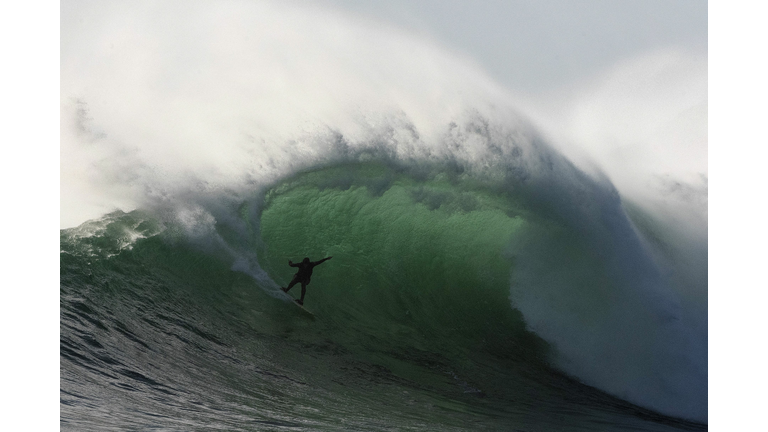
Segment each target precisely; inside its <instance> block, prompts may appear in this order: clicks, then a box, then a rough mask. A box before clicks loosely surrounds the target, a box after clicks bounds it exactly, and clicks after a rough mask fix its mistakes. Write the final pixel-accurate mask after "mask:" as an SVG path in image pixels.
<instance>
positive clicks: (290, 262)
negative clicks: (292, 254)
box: [288, 260, 299, 267]
mask: <svg viewBox="0 0 768 432" xmlns="http://www.w3.org/2000/svg"><path fill="white" fill-rule="evenodd" d="M288 265H289V266H291V267H298V266H299V265H298V264H294V263H293V261H291V260H288Z"/></svg>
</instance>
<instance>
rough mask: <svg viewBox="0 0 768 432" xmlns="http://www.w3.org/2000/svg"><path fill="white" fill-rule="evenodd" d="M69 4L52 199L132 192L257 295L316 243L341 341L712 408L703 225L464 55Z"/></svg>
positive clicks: (231, 11) (223, 9)
mask: <svg viewBox="0 0 768 432" xmlns="http://www.w3.org/2000/svg"><path fill="white" fill-rule="evenodd" d="M86 9H87V10H88V11H90V12H91V13H92V14H91V15H88V14H86V15H85V16H86V18H87V19H93V21H90V22H87V23H85V24H82V26H81V27H79V30H78V31H72V32H69V33H66V34H63V35H62V183H63V185H64V186H63V188H67V190H68V191H75V192H65V193H63V195H62V206H64V207H67V206H69V205H70V203H69V200H73V201H77V202H79V203H80V204H87V202H88V200H92V202H93V206H92V207H91V209H90V210H88V211H91V212H95V213H98V212H103V211H104V210H105V209H108V208H110V207H114V206H122V207H129V208H130V207H132V208H141V209H143V211H144V212H147V213H148V214H151V215H152V216H151V218H149V219H152V220H156V221H159V222H153V223H152V224H151V225H152V226H153V227H157V226H173V227H175V228H174V229H175V230H178V235H180V236H182V237H183V238H185V239H186V241H190V242H192V243H193V244H196V245H197V246H198V247H199V248H202V250H203V251H206V253H208V254H211V255H216V256H218V257H220V258H221V259H223V260H224V261H225V262H227V263H228V264H227V266H228V268H231V269H233V270H236V271H239V272H242V273H245V274H248V275H250V276H252V277H253V278H254V280H255V281H257V284H258V286H260V287H261V288H262V289H264V290H265V291H266V292H268V291H269V290H272V289H275V287H276V283H277V282H285V281H286V279H287V278H288V276H289V274H288V270H289V268H288V267H287V266H284V261H286V260H287V259H289V258H294V259H295V258H299V257H301V256H304V255H308V256H311V257H313V258H314V257H320V256H321V255H333V256H334V261H333V263H334V265H333V266H331V265H328V266H327V267H326V268H323V273H324V277H323V278H319V277H318V278H317V280H315V281H313V284H312V286H311V289H312V291H311V293H310V294H309V295H312V296H313V297H312V298H313V300H314V301H316V303H315V305H314V306H313V307H314V310H315V313H316V314H317V315H325V316H329V317H334V318H333V320H334V322H335V323H336V325H335V326H332V327H331V328H332V329H333V330H334V331H335V332H336V333H335V336H334V340H336V341H342V342H343V343H344V344H345V346H358V345H361V344H362V345H363V346H365V347H366V350H365V352H369V353H370V352H377V351H386V352H391V351H397V350H405V349H407V348H409V347H415V348H419V349H425V350H428V351H431V352H444V353H446V355H450V353H453V352H460V353H464V352H472V351H473V350H479V352H482V353H488V354H489V355H491V354H492V355H497V356H502V357H504V356H508V357H514V358H518V357H519V358H523V359H527V360H525V361H524V362H531V361H533V362H534V363H535V362H538V361H544V362H546V363H547V364H550V365H551V366H553V367H555V368H557V369H559V370H560V371H562V372H564V373H565V374H567V375H569V376H571V377H573V378H574V379H576V380H578V381H581V382H583V383H585V384H588V385H590V386H593V387H596V388H599V389H601V390H602V391H605V392H607V393H609V394H611V395H614V396H617V397H619V398H621V399H624V400H626V401H629V402H631V403H634V404H637V405H640V406H643V407H646V408H650V409H652V410H654V411H657V412H660V413H663V414H667V415H671V416H676V417H682V418H686V419H692V420H697V421H706V418H707V321H706V310H707V305H706V295H707V291H706V290H707V286H706V265H707V264H706V250H707V246H706V235H705V234H703V235H702V234H701V233H700V232H699V231H694V232H693V233H692V232H690V231H689V230H687V229H684V228H682V227H679V226H678V224H679V221H680V219H676V218H675V217H673V216H674V215H676V214H679V213H678V212H674V211H669V212H665V211H662V210H659V208H657V207H650V206H648V205H646V203H643V202H633V201H630V200H627V199H626V197H622V195H621V194H620V193H619V191H617V190H616V189H615V188H614V186H613V185H612V184H611V182H610V179H608V178H607V177H605V176H603V175H600V174H592V175H588V174H586V173H584V172H583V171H582V170H580V169H579V168H577V167H576V166H574V165H573V164H572V163H571V162H569V161H568V160H567V159H566V158H565V157H563V156H562V155H561V154H560V153H558V152H557V151H556V150H554V149H553V148H552V147H551V146H550V145H549V144H547V143H546V142H545V140H544V139H543V138H542V137H541V136H540V134H539V133H538V132H536V131H535V130H534V128H533V127H531V126H530V125H529V124H528V122H527V121H526V120H525V119H524V118H522V117H521V116H520V115H519V114H518V113H517V111H516V110H515V109H514V108H513V107H512V106H511V104H510V103H509V102H508V95H507V94H506V93H505V92H504V91H502V90H501V89H499V88H498V87H496V86H495V84H493V83H492V81H491V80H489V79H488V78H487V77H485V75H484V74H483V73H482V72H480V71H479V70H478V69H477V68H476V67H474V66H473V65H471V64H469V63H468V62H467V61H466V60H461V59H456V58H455V57H454V56H452V55H449V54H446V53H445V52H444V51H443V50H441V49H439V48H438V47H436V46H434V45H432V44H429V43H426V42H422V41H419V40H417V39H414V38H413V37H411V36H410V35H406V34H403V33H402V32H399V31H396V30H393V29H388V28H380V27H376V26H374V27H373V28H369V27H368V26H367V25H364V24H361V23H359V22H358V21H354V20H351V19H349V18H348V17H345V16H343V15H340V14H337V13H332V12H326V11H321V10H314V9H307V8H298V7H294V6H290V5H289V6H284V5H275V4H271V3H256V4H252V3H245V2H218V3H217V4H216V5H215V7H214V6H213V5H212V4H206V3H202V4H195V5H187V4H186V3H185V4H183V5H182V4H181V3H174V2H166V3H162V4H156V3H142V4H141V5H140V6H136V7H131V8H130V9H125V8H122V7H119V6H114V5H89V7H88V8H86ZM62 10H63V11H62V14H63V15H66V14H67V13H70V12H71V11H67V8H66V7H63V8H62ZM97 18H98V19H97ZM221 22H226V23H227V25H226V26H223V25H220V23H221ZM276 23H280V24H279V25H277V24H276ZM76 191H81V192H76ZM83 214H86V213H83ZM79 217H82V215H79ZM139 223H141V222H137V224H139ZM155 223H157V225H154V224H155ZM88 227H91V228H93V227H94V226H93V225H87V226H83V227H81V231H78V232H79V233H80V234H74V232H67V233H69V234H72V235H75V236H80V237H83V238H87V237H89V236H92V235H93V234H92V233H91V234H89V233H88V232H85V231H82V230H87V228H88ZM97 228H98V227H97ZM97 228H93V229H95V230H96V231H98V229H97ZM153 229H154V228H153ZM157 229H158V230H161V229H160V228H157ZM134 232H139V231H134ZM153 233H154V231H153V232H152V233H148V232H145V231H141V233H140V234H135V235H134V236H133V237H132V238H127V240H125V244H124V245H118V246H116V247H117V251H119V250H122V249H123V248H124V247H129V246H130V245H131V244H133V243H134V242H136V241H137V239H139V238H141V237H143V236H152V235H153ZM69 234H67V235H69ZM118 237H119V238H121V239H126V237H125V236H122V235H121V236H118ZM83 244H88V243H87V242H85V243H83ZM126 245H128V246H126ZM91 246H92V245H91ZM96 246H98V245H96ZM113 246H114V245H113ZM110 247H112V246H110ZM107 249H109V248H107ZM110 253H116V251H113V252H110ZM457 355H458V354H457ZM532 359H536V360H535V361H534V360H532ZM515 364H517V363H515ZM523 375H524V374H523ZM475 379H476V380H477V381H478V382H482V383H483V385H484V387H485V388H492V387H493V385H494V384H493V383H494V379H493V376H490V377H485V378H481V377H477V376H476V377H475ZM501 382H509V381H503V380H502V381H501ZM466 385H467V386H468V387H467V388H475V387H472V386H470V385H469V384H466Z"/></svg>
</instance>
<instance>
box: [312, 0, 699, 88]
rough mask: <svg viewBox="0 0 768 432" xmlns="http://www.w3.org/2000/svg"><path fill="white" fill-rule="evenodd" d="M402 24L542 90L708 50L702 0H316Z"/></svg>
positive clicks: (516, 83)
mask: <svg viewBox="0 0 768 432" xmlns="http://www.w3.org/2000/svg"><path fill="white" fill-rule="evenodd" d="M306 3H309V4H318V3H319V4H325V5H329V6H332V7H336V8H339V9H341V10H345V11H350V12H353V13H357V14H360V15H364V16H368V17H371V18H372V19H375V20H380V21H384V22H387V23H389V24H391V25H395V26H400V27H402V28H405V29H408V30H410V31H413V32H415V33H420V34H422V35H424V36H425V37H430V38H433V39H434V40H436V41H438V42H439V43H441V44H442V45H444V46H445V47H448V48H449V49H452V50H455V51H457V52H460V53H462V54H464V55H466V56H468V57H470V58H472V59H474V60H475V61H477V62H479V63H480V64H481V65H482V67H483V69H484V70H486V71H487V72H489V73H490V74H491V75H492V76H493V77H494V78H495V79H497V80H498V81H499V82H500V83H502V84H503V85H504V86H506V87H508V88H509V89H511V90H514V91H517V92H521V93H534V94H535V93H541V92H547V91H551V90H553V89H559V88H562V87H568V86H571V85H573V84H574V83H577V82H580V81H583V80H587V79H589V78H590V77H593V76H594V75H596V74H598V73H600V72H602V71H603V70H604V69H607V68H609V67H610V66H612V65H613V64H615V63H617V62H619V61H621V60H624V59H627V58H630V57H633V56H636V55H639V54H642V53H645V52H649V51H654V50H658V49H661V48H669V47H675V48H678V49H682V50H685V51H688V52H691V53H695V54H697V55H706V52H707V7H708V4H707V2H706V1H701V0H672V1H669V0H623V1H615V0H591V1H573V0H421V1H409V0H390V1H374V0H320V1H313V2H306Z"/></svg>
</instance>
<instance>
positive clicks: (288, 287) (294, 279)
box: [283, 276, 299, 292]
mask: <svg viewBox="0 0 768 432" xmlns="http://www.w3.org/2000/svg"><path fill="white" fill-rule="evenodd" d="M297 283H299V278H297V277H296V276H294V277H293V279H292V280H291V283H289V284H288V286H287V287H285V288H283V291H285V292H288V290H289V289H291V288H293V286H294V285H296V284H297Z"/></svg>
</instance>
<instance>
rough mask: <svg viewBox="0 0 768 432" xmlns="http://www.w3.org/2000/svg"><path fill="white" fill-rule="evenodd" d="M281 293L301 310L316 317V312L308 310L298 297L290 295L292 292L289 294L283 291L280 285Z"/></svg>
mask: <svg viewBox="0 0 768 432" xmlns="http://www.w3.org/2000/svg"><path fill="white" fill-rule="evenodd" d="M280 293H281V294H282V297H284V298H285V300H289V301H290V302H291V303H293V304H294V305H296V306H297V307H298V308H299V309H301V310H302V311H303V312H304V313H307V314H309V315H310V316H312V318H314V317H315V314H313V313H312V312H310V311H309V310H307V308H305V307H304V306H303V305H300V304H299V302H298V300H297V299H295V298H293V296H291V295H290V294H288V293H287V292H285V291H283V289H282V287H280Z"/></svg>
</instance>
